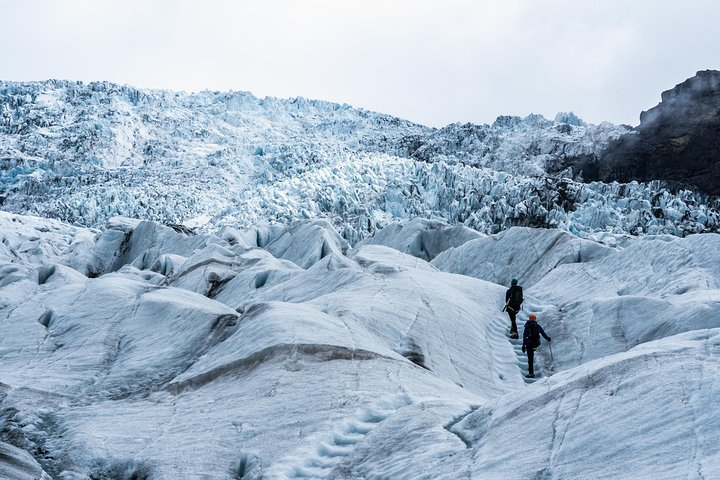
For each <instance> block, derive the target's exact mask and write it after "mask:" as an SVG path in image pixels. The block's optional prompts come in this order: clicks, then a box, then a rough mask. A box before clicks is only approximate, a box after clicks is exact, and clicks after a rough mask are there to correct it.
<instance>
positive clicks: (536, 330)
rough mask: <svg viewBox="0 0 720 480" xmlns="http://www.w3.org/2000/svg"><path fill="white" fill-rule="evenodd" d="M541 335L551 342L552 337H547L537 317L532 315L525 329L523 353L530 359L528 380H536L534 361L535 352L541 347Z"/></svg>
mask: <svg viewBox="0 0 720 480" xmlns="http://www.w3.org/2000/svg"><path fill="white" fill-rule="evenodd" d="M540 335H542V336H543V337H545V340H547V341H548V342H549V341H550V337H548V336H547V334H546V333H545V330H543V328H542V327H541V326H540V324H539V323H537V316H536V315H535V314H534V313H531V314H530V316H529V317H528V321H527V322H525V328H524V329H523V344H522V351H523V353H526V352H527V358H528V374H527V375H525V376H526V377H527V378H535V366H534V365H533V360H534V358H535V350H537V349H538V347H539V346H540Z"/></svg>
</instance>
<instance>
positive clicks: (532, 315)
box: [528, 313, 537, 320]
mask: <svg viewBox="0 0 720 480" xmlns="http://www.w3.org/2000/svg"><path fill="white" fill-rule="evenodd" d="M528 320H537V315H535V314H534V313H531V314H530V316H529V317H528Z"/></svg>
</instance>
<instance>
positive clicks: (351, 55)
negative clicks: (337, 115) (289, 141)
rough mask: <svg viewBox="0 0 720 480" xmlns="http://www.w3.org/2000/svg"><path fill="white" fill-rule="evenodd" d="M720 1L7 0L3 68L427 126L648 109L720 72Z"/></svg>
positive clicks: (633, 114)
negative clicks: (239, 96)
mask: <svg viewBox="0 0 720 480" xmlns="http://www.w3.org/2000/svg"><path fill="white" fill-rule="evenodd" d="M718 21H720V2H717V1H701V0H685V1H684V2H678V1H676V0H674V1H669V0H622V1H621V0H603V1H602V2H600V1H596V2H590V1H583V0H524V1H521V0H494V1H488V0H467V1H465V0H258V1H252V2H251V1H240V0H236V1H230V0H202V1H199V0H197V1H191V0H174V1H170V0H122V1H120V0H117V1H112V2H111V1H101V0H95V1H92V0H0V79H3V80H44V79H48V78H60V79H69V80H83V81H92V80H109V81H113V82H118V83H126V84H130V85H134V86H137V87H146V88H167V89H173V90H186V91H197V90H205V89H211V90H247V91H250V92H252V93H253V94H255V95H256V96H259V97H264V96H266V95H267V96H275V97H281V98H285V97H294V96H304V97H308V98H318V99H323V100H330V101H335V102H340V103H349V104H351V105H353V106H356V107H362V108H366V109H370V110H376V111H379V112H383V113H389V114H392V115H397V116H400V117H403V118H407V119H409V120H413V121H416V122H418V123H422V124H425V125H431V126H443V125H445V124H448V123H452V122H473V123H491V122H492V121H494V120H495V118H496V117H497V116H498V115H520V116H525V115H528V114H530V113H539V114H542V115H544V116H545V117H547V118H553V117H554V116H555V113H557V112H559V111H570V110H572V111H574V112H575V113H576V114H578V115H579V116H580V117H581V118H583V119H584V120H586V121H589V122H592V123H599V122H601V121H603V120H607V121H611V122H614V123H628V124H631V125H636V124H637V123H638V122H639V114H640V112H641V111H642V110H647V109H648V108H651V107H653V106H655V105H656V104H657V103H658V102H659V101H660V93H661V92H662V91H663V90H668V89H670V88H672V87H673V86H675V85H676V84H678V83H680V82H682V81H683V80H685V79H686V78H689V77H691V76H693V75H694V74H695V73H696V72H697V71H698V70H705V69H720V56H719V55H718V52H720V28H718Z"/></svg>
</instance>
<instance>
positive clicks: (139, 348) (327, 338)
mask: <svg viewBox="0 0 720 480" xmlns="http://www.w3.org/2000/svg"><path fill="white" fill-rule="evenodd" d="M0 226H1V227H2V228H1V229H0V231H1V232H2V242H1V243H0V321H1V322H2V327H3V328H2V335H1V337H0V382H1V383H0V388H1V389H2V396H1V397H0V399H1V400H0V406H1V407H2V410H1V415H0V418H2V425H3V428H2V433H1V434H0V449H2V452H3V453H4V456H3V457H2V458H0V472H9V473H7V474H6V475H7V478H16V479H31V478H53V479H119V478H137V479H158V478H159V479H165V478H205V479H211V478H212V479H292V478H327V479H350V478H366V479H372V478H378V479H379V478H395V479H423V478H427V479H430V478H432V479H443V478H445V479H456V478H465V477H467V478H504V479H515V478H517V479H526V478H527V479H530V478H660V479H665V478H666V479H674V478H679V477H683V478H714V477H716V476H718V475H720V447H718V445H720V442H718V439H719V438H720V437H719V435H720V434H718V432H719V431H720V429H718V421H719V420H718V416H717V414H716V413H715V410H714V405H715V399H716V397H717V395H718V394H719V393H720V391H719V390H718V383H717V382H715V381H714V379H715V378H717V377H718V373H720V372H719V369H720V366H719V364H718V362H717V358H718V355H719V354H720V315H719V314H718V312H719V311H720V310H718V305H719V304H720V276H719V275H720V274H719V273H718V272H720V268H718V266H720V256H719V255H720V254H719V253H718V252H720V248H718V246H719V244H720V235H718V234H713V233H706V234H701V235H690V236H688V237H686V238H681V237H677V236H672V235H648V236H643V237H636V236H628V235H624V234H623V235H617V238H616V239H615V241H613V242H611V241H609V240H608V239H607V238H604V239H602V240H604V241H599V240H598V239H596V240H591V239H583V238H578V237H577V236H574V235H572V234H570V233H568V232H563V231H561V230H557V229H538V228H528V227H511V228H509V229H507V230H504V231H502V232H500V233H497V234H482V233H479V232H474V231H471V230H469V229H468V230H459V229H463V228H465V227H459V226H457V225H451V224H449V223H443V222H441V221H439V220H433V221H429V220H421V219H415V220H413V221H409V222H402V223H399V224H391V225H389V226H388V227H387V228H386V229H384V230H381V231H379V232H378V234H376V235H375V236H373V237H372V238H368V239H366V240H363V241H361V242H358V244H357V245H355V246H351V245H350V244H349V243H348V242H347V240H346V239H344V238H343V237H342V236H341V235H340V234H339V233H338V232H337V231H336V230H335V229H334V227H333V225H332V224H331V223H330V222H328V221H325V220H318V219H308V220H305V221H302V222H296V223H294V224H293V225H292V226H282V225H268V224H260V225H257V226H254V227H251V228H246V229H239V228H232V227H225V228H223V229H221V230H220V231H218V232H216V234H211V233H204V234H195V233H193V232H189V231H184V230H182V229H179V228H176V229H174V228H172V227H169V226H166V225H161V224H159V223H156V222H150V221H140V220H137V219H131V218H124V217H113V218H112V219H110V220H109V222H108V223H107V225H105V226H104V227H103V228H100V229H95V228H88V227H80V226H73V225H69V224H66V223H63V222H60V221H58V220H51V219H43V218H38V217H31V216H24V215H17V214H12V213H8V212H0ZM513 276H517V277H518V279H519V280H520V282H521V284H523V285H524V287H525V292H526V301H525V304H524V309H523V311H521V312H520V315H519V321H521V320H524V319H526V318H527V315H528V314H529V313H530V312H535V313H537V315H538V317H539V321H540V323H541V324H542V325H543V326H544V328H545V329H546V331H547V332H548V333H549V335H550V336H551V337H552V340H553V341H552V343H551V346H552V347H553V351H552V356H551V355H550V353H551V351H550V348H549V347H550V345H548V344H544V345H543V346H542V347H541V348H540V350H539V351H538V352H537V354H536V364H537V368H536V370H537V372H538V373H540V377H539V378H536V379H527V378H525V377H524V376H523V374H524V373H525V372H526V368H527V363H526V359H525V358H524V355H522V353H521V352H520V351H519V345H518V344H517V342H514V343H513V341H511V340H510V339H509V338H508V331H509V321H508V319H507V317H506V314H504V313H502V312H501V309H502V306H503V302H504V293H505V289H506V287H505V286H503V285H507V283H508V282H509V279H510V278H512V277H513Z"/></svg>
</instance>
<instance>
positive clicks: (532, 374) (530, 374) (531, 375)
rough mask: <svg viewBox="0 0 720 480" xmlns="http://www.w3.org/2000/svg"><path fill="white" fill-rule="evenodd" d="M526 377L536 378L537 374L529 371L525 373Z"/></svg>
mask: <svg viewBox="0 0 720 480" xmlns="http://www.w3.org/2000/svg"><path fill="white" fill-rule="evenodd" d="M525 378H535V374H534V373H528V374H527V375H525Z"/></svg>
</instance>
